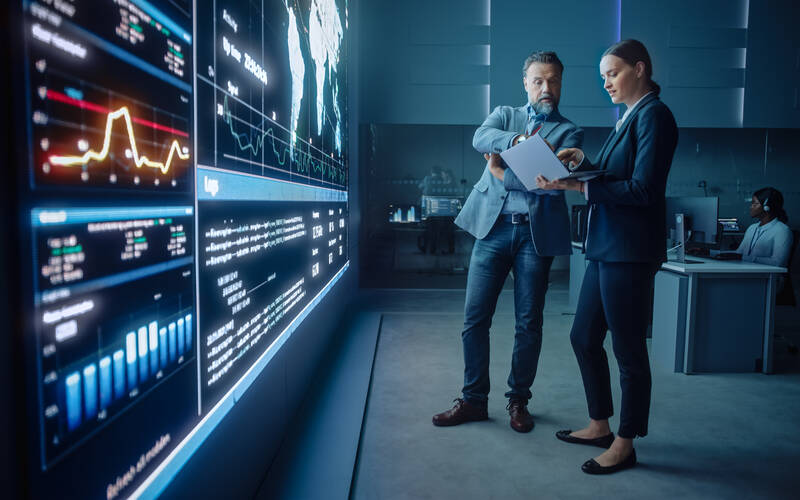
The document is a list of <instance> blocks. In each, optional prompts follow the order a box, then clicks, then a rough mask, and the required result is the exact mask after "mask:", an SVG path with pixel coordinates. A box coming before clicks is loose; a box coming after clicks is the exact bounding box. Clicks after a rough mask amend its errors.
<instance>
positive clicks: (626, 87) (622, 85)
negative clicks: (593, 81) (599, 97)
mask: <svg viewBox="0 0 800 500" xmlns="http://www.w3.org/2000/svg"><path fill="white" fill-rule="evenodd" d="M643 74H644V63H643V62H637V63H636V65H635V66H631V65H630V64H628V63H627V62H625V60H624V59H622V58H620V57H617V56H614V55H611V54H609V55H607V56H604V57H603V58H602V59H600V77H601V78H603V81H604V82H605V83H604V84H603V88H604V89H606V92H608V95H609V96H610V97H611V102H613V103H614V104H626V105H628V106H631V105H633V104H635V103H636V101H637V100H638V99H639V97H641V94H642V90H643V89H642V87H643V83H642V76H643Z"/></svg>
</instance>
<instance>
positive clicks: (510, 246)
mask: <svg viewBox="0 0 800 500" xmlns="http://www.w3.org/2000/svg"><path fill="white" fill-rule="evenodd" d="M552 263H553V257H542V256H539V255H537V253H536V250H535V248H534V246H533V240H532V239H531V228H530V225H529V224H528V223H527V222H526V223H524V224H517V225H515V224H512V223H511V222H505V221H503V220H499V221H498V222H497V223H496V224H495V225H494V227H493V228H492V230H491V231H490V232H489V234H488V235H487V236H486V237H485V238H484V239H482V240H477V241H475V246H474V247H473V249H472V257H471V259H470V265H469V274H468V275H467V299H466V303H465V304H464V331H463V332H462V333H461V340H462V342H463V344H464V389H463V390H462V393H463V395H464V399H465V400H467V401H468V402H469V403H471V404H474V405H477V406H486V403H487V401H488V399H489V327H491V325H492V316H494V311H495V308H496V307H497V297H498V295H499V294H500V290H502V289H503V283H505V281H506V278H507V277H508V272H509V270H511V269H512V268H513V269H514V316H515V319H516V325H515V335H514V352H513V354H512V357H511V373H510V374H509V375H508V386H509V387H510V388H511V389H510V390H509V391H508V392H507V393H506V397H507V398H510V399H520V400H523V401H526V402H527V401H528V400H529V399H530V398H531V391H530V388H531V385H532V384H533V379H534V377H535V376H536V368H537V365H538V364H539V352H540V351H541V349H542V311H543V309H544V297H545V294H546V293H547V282H548V277H549V274H550V265H551V264H552Z"/></svg>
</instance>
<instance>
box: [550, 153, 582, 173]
mask: <svg viewBox="0 0 800 500" xmlns="http://www.w3.org/2000/svg"><path fill="white" fill-rule="evenodd" d="M556 156H558V159H559V160H561V163H563V164H565V165H566V166H567V168H568V169H570V170H575V168H577V166H578V165H580V163H581V162H582V161H583V157H584V154H583V151H581V150H580V149H578V148H565V149H562V150H561V151H559V152H558V154H557V155H556Z"/></svg>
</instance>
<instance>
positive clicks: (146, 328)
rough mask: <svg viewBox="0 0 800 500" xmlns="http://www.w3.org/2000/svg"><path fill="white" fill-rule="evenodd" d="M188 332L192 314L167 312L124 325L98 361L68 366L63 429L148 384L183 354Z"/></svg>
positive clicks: (189, 340) (188, 346) (189, 336)
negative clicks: (165, 316)
mask: <svg viewBox="0 0 800 500" xmlns="http://www.w3.org/2000/svg"><path fill="white" fill-rule="evenodd" d="M192 337H193V330H192V315H191V314H180V315H179V316H173V317H171V318H168V322H167V323H166V324H164V325H162V324H159V322H158V321H150V322H148V323H147V324H146V325H142V326H139V327H137V328H135V329H132V330H130V331H128V333H127V334H125V336H124V338H123V339H122V341H121V345H118V346H117V348H114V349H111V350H106V351H105V352H104V353H103V354H101V355H100V356H99V359H98V360H97V361H88V362H86V364H85V365H83V366H81V367H80V368H79V369H77V370H76V369H75V368H73V369H72V370H70V371H69V374H68V375H67V376H66V378H65V379H64V405H65V412H64V413H65V417H66V428H67V430H68V431H69V432H72V431H74V430H77V429H78V428H79V427H80V426H81V424H83V423H85V422H88V421H91V420H96V419H99V418H105V417H106V412H107V411H109V410H110V409H111V408H112V407H113V406H114V405H115V404H116V403H117V402H119V401H124V400H128V401H130V400H131V398H132V397H134V396H136V395H137V394H138V391H137V390H138V389H149V388H150V387H152V385H154V383H155V382H156V380H158V379H160V378H162V377H163V376H164V375H167V374H168V372H169V371H170V370H172V369H174V368H177V367H178V366H180V364H181V363H182V362H184V361H185V360H186V359H188V356H190V355H191V346H192V344H193V339H192ZM148 382H150V383H149V384H148ZM144 384H148V386H147V387H144ZM123 407H124V405H121V406H120V407H119V408H118V409H120V410H121V409H123Z"/></svg>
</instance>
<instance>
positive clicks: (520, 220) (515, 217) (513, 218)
mask: <svg viewBox="0 0 800 500" xmlns="http://www.w3.org/2000/svg"><path fill="white" fill-rule="evenodd" d="M500 220H502V221H504V222H510V223H512V224H525V223H526V222H528V220H529V217H528V214H500Z"/></svg>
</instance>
